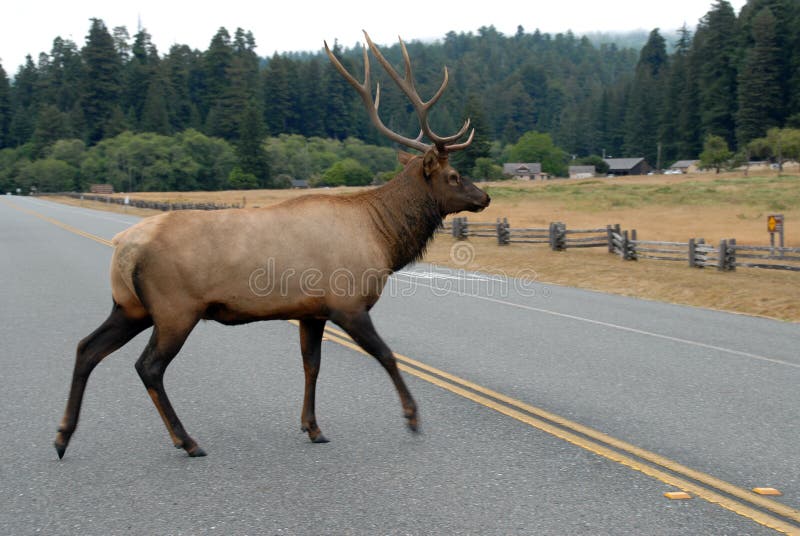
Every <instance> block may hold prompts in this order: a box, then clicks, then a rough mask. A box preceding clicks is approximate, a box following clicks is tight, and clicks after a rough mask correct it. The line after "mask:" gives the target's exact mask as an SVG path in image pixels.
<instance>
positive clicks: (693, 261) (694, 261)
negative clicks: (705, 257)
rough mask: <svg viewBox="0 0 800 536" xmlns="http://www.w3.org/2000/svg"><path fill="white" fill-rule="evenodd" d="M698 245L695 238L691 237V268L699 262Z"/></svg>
mask: <svg viewBox="0 0 800 536" xmlns="http://www.w3.org/2000/svg"><path fill="white" fill-rule="evenodd" d="M696 252H697V246H696V245H695V242H694V238H690V239H689V268H694V267H695V265H696V264H697V258H696Z"/></svg>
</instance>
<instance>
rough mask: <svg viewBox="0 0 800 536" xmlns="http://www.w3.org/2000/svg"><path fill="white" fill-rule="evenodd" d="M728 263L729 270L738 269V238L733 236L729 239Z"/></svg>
mask: <svg viewBox="0 0 800 536" xmlns="http://www.w3.org/2000/svg"><path fill="white" fill-rule="evenodd" d="M726 262H727V263H728V270H729V271H731V272H735V271H736V239H735V238H731V239H730V240H728V257H727V259H726Z"/></svg>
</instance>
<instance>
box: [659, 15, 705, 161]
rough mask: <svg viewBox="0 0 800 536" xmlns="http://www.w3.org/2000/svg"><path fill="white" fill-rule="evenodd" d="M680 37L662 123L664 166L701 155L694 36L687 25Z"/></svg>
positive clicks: (667, 85)
mask: <svg viewBox="0 0 800 536" xmlns="http://www.w3.org/2000/svg"><path fill="white" fill-rule="evenodd" d="M679 36H680V37H679V39H678V42H677V43H676V44H675V53H674V54H673V55H672V58H671V61H670V67H669V74H668V76H667V84H666V95H665V102H664V111H663V113H664V115H663V117H662V119H661V129H660V136H661V139H662V140H663V141H664V155H663V156H664V162H672V161H675V160H678V159H681V158H683V159H688V158H694V157H696V156H697V154H698V153H699V152H700V151H699V147H698V146H699V141H698V138H699V129H698V128H697V124H698V123H699V110H698V109H697V84H696V83H695V75H694V73H693V72H692V65H691V47H692V36H691V33H690V32H689V29H688V28H687V27H686V25H684V26H683V28H681V30H680V31H679Z"/></svg>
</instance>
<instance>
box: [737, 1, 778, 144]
mask: <svg viewBox="0 0 800 536" xmlns="http://www.w3.org/2000/svg"><path fill="white" fill-rule="evenodd" d="M776 22H777V21H776V19H775V16H774V15H773V14H772V10H771V9H769V8H768V7H765V8H764V9H762V10H761V11H759V12H758V14H757V15H756V16H755V17H754V18H753V21H752V26H751V33H752V41H753V46H752V48H751V49H749V50H747V51H746V53H745V57H744V62H743V64H742V67H741V69H740V71H739V78H738V90H739V94H738V97H739V110H738V113H737V116H736V119H737V125H736V138H737V140H738V142H739V145H740V146H744V145H745V144H747V142H749V141H750V140H752V139H755V138H759V137H761V136H763V135H764V134H765V133H766V132H767V130H768V129H770V128H771V127H776V126H780V125H781V123H782V119H783V115H784V113H785V104H784V101H783V99H782V93H783V90H782V85H783V77H782V76H781V65H782V63H783V60H782V58H781V56H782V53H781V49H780V48H778V42H777V38H776V35H775V28H776Z"/></svg>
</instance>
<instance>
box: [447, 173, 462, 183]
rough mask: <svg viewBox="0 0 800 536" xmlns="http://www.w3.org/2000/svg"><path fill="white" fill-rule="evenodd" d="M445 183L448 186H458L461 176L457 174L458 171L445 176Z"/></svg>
mask: <svg viewBox="0 0 800 536" xmlns="http://www.w3.org/2000/svg"><path fill="white" fill-rule="evenodd" d="M447 183H448V184H449V185H450V186H458V185H459V184H461V177H460V176H459V175H458V173H455V172H453V173H450V174H449V175H448V176H447Z"/></svg>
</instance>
